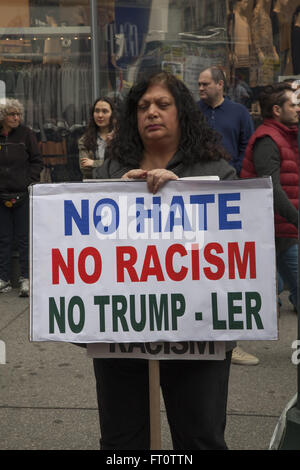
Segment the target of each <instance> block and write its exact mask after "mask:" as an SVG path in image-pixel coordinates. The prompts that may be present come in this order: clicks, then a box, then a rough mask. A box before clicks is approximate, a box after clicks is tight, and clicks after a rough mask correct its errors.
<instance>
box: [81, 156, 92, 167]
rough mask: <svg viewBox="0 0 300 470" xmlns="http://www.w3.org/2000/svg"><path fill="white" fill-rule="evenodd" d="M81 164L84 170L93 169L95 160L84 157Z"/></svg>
mask: <svg viewBox="0 0 300 470" xmlns="http://www.w3.org/2000/svg"><path fill="white" fill-rule="evenodd" d="M80 163H81V166H82V167H84V168H87V167H92V166H93V165H94V160H92V159H91V158H86V157H84V158H81V160H80Z"/></svg>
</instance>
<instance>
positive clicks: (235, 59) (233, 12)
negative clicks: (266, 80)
mask: <svg viewBox="0 0 300 470" xmlns="http://www.w3.org/2000/svg"><path fill="white" fill-rule="evenodd" d="M247 7H248V0H233V1H232V2H231V5H230V13H229V17H228V34H229V43H230V62H231V70H232V79H235V78H236V77H237V76H239V75H241V76H242V77H243V79H244V80H246V81H247V82H248V81H249V53H250V45H251V35H250V28H249V24H248V19H247V17H246V16H245V15H246V12H247Z"/></svg>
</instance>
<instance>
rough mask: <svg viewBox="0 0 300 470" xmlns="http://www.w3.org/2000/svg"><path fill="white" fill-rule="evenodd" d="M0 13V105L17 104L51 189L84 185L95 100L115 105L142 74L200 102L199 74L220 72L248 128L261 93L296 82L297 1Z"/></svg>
mask: <svg viewBox="0 0 300 470" xmlns="http://www.w3.org/2000/svg"><path fill="white" fill-rule="evenodd" d="M92 6H93V7H95V8H94V9H92V8H91V7H92ZM91 11H96V15H95V16H96V24H98V28H97V30H96V31H95V21H94V20H95V18H94V16H93V17H91ZM0 13H1V14H0V65H1V67H0V99H2V98H4V97H5V96H6V97H14V98H17V99H19V100H20V101H22V103H23V104H24V106H25V111H26V113H25V124H26V125H28V126H30V127H31V128H32V129H33V130H34V131H35V133H36V136H37V138H38V141H39V143H40V146H41V150H42V152H43V156H44V162H45V168H46V171H45V177H46V178H48V179H49V180H50V179H51V180H52V181H63V180H67V181H74V180H80V179H81V173H80V171H79V166H78V146H77V141H78V139H79V137H80V136H81V135H82V134H83V132H84V130H85V128H86V125H87V122H88V119H89V109H90V106H91V104H92V103H93V102H94V100H95V98H96V97H97V96H98V95H109V96H110V97H113V98H115V99H116V100H117V99H118V100H122V98H123V97H124V96H125V94H126V93H127V91H128V89H129V88H130V86H131V85H132V84H133V83H134V82H135V81H136V80H138V79H139V78H141V77H142V76H143V75H145V74H151V73H153V72H156V71H159V70H168V71H170V72H172V73H174V74H176V75H177V76H178V77H179V78H181V79H182V80H183V81H184V82H185V83H186V85H187V86H188V87H189V88H190V90H191V92H192V93H193V95H194V97H195V99H198V87H197V81H198V75H199V72H200V70H201V69H203V68H205V67H207V66H210V65H218V66H220V67H222V69H223V70H224V72H225V74H226V77H227V82H228V83H227V94H228V95H229V97H230V98H231V99H232V100H235V101H238V102H240V103H242V104H244V105H245V106H246V107H248V109H249V111H250V112H251V113H252V116H253V118H254V119H257V118H258V117H259V109H258V101H257V99H258V95H259V92H260V89H261V87H262V86H264V85H266V84H268V83H273V82H276V81H279V80H284V79H287V78H289V77H297V78H299V75H300V47H299V44H300V0H94V1H93V0H14V1H13V2H11V1H10V0H1V6H0ZM95 58H96V59H95ZM95 83H96V86H95Z"/></svg>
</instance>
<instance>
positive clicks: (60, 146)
mask: <svg viewBox="0 0 300 470" xmlns="http://www.w3.org/2000/svg"><path fill="white" fill-rule="evenodd" d="M89 12H90V7H89V1H88V0H86V1H81V2H78V1H76V0H72V1H71V0H61V1H55V2H54V1H47V0H43V1H41V0H14V2H13V7H12V2H9V1H6V0H3V1H2V2H1V15H0V38H1V39H0V61H1V69H0V81H1V82H0V83H1V84H2V86H1V87H0V93H1V95H3V94H4V95H5V96H6V97H8V98H17V99H18V100H20V101H21V102H22V104H23V105H24V108H25V116H24V124H25V125H27V126H29V127H30V128H32V129H33V130H34V132H35V134H36V137H37V140H38V142H39V145H40V148H41V151H42V154H43V157H44V163H45V165H46V170H45V172H44V173H43V174H45V176H46V177H47V179H51V181H61V180H78V179H81V172H80V170H79V165H78V147H77V141H78V138H79V137H80V136H81V135H82V133H83V132H84V130H85V128H86V124H87V121H88V119H89V108H90V104H91V102H92V95H91V80H92V78H91V77H92V73H91V28H90V19H89ZM3 89H4V90H5V91H4V92H3Z"/></svg>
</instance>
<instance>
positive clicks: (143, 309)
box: [129, 295, 146, 331]
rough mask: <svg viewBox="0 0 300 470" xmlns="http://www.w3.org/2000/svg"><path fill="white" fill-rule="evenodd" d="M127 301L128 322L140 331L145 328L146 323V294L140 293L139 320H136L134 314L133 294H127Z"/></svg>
mask: <svg viewBox="0 0 300 470" xmlns="http://www.w3.org/2000/svg"><path fill="white" fill-rule="evenodd" d="M129 302H130V322H131V325H132V328H133V329H134V330H135V331H142V330H143V329H144V328H145V324H146V296H145V295H141V296H140V302H141V304H140V305H141V308H140V317H141V319H140V321H139V322H137V321H136V315H135V296H134V295H130V296H129Z"/></svg>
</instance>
